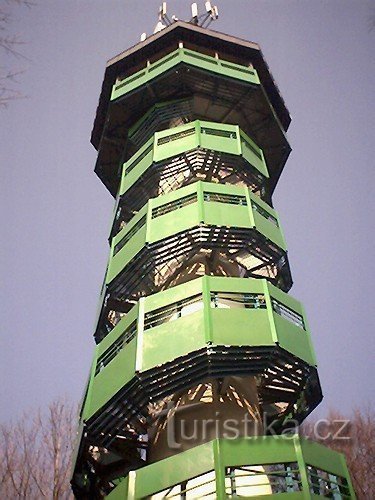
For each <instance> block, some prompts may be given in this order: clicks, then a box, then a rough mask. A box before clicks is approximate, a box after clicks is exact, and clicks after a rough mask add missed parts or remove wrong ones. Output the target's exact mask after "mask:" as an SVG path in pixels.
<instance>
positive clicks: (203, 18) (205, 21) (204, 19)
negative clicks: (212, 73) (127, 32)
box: [141, 2, 219, 42]
mask: <svg viewBox="0 0 375 500" xmlns="http://www.w3.org/2000/svg"><path fill="white" fill-rule="evenodd" d="M204 4H205V12H204V13H203V14H201V15H199V12H198V4H197V2H193V3H192V4H191V16H192V17H191V19H190V21H188V22H189V23H192V24H195V25H196V26H201V27H202V28H208V26H209V25H210V24H211V23H212V21H216V19H218V17H219V11H218V8H217V6H216V5H212V3H211V2H204ZM176 21H178V17H177V16H175V15H174V14H173V16H172V19H170V18H169V16H168V14H167V2H162V4H161V5H160V7H159V12H158V22H157V24H156V26H155V28H154V33H158V32H159V31H162V30H163V29H164V28H167V27H168V26H170V25H171V24H173V23H175V22H176ZM146 38H147V34H146V33H142V35H141V42H144V41H145V40H146Z"/></svg>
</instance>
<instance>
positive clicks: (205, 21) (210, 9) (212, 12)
mask: <svg viewBox="0 0 375 500" xmlns="http://www.w3.org/2000/svg"><path fill="white" fill-rule="evenodd" d="M205 9H206V12H205V13H204V14H202V15H199V14H198V6H197V4H196V2H194V3H193V4H191V14H192V18H191V19H190V21H189V22H190V23H193V24H196V25H197V26H201V27H202V28H208V26H209V25H210V24H211V23H212V21H216V19H218V17H219V10H218V8H217V6H216V5H212V4H211V2H205Z"/></svg>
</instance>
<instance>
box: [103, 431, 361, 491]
mask: <svg viewBox="0 0 375 500" xmlns="http://www.w3.org/2000/svg"><path fill="white" fill-rule="evenodd" d="M313 455H316V457H317V459H316V461H315V462H314V464H312V463H311V460H312V456H313ZM290 462H292V463H294V462H297V463H298V467H299V472H300V475H301V479H302V487H301V490H300V491H297V492H291V493H281V494H277V497H280V498H283V499H284V498H285V499H294V498H295V499H297V498H300V499H302V498H304V499H311V498H320V497H319V496H318V495H313V494H312V493H311V492H310V486H309V484H308V482H307V474H306V467H307V465H316V467H317V468H320V469H323V470H324V471H326V472H329V473H332V474H334V475H337V476H340V477H342V478H345V479H346V480H347V482H348V486H349V489H350V492H351V498H353V499H355V494H354V491H353V487H352V485H351V481H350V477H349V474H348V470H347V468H346V466H345V461H344V460H343V455H341V454H340V453H337V452H334V451H332V450H330V449H327V448H326V447H324V446H322V445H320V444H318V443H313V442H311V441H308V440H306V439H303V438H300V437H299V436H298V435H284V436H261V437H251V438H238V439H236V440H231V439H216V440H213V441H211V442H209V443H205V444H203V445H200V446H196V447H195V448H192V449H190V450H188V451H185V452H182V453H180V454H178V455H176V456H174V457H169V458H166V459H165V460H161V461H159V462H156V463H154V464H150V465H147V466H145V467H143V468H141V469H139V470H137V471H134V472H133V473H132V480H133V484H134V488H133V491H132V492H130V491H129V489H130V487H129V483H130V480H129V481H124V482H122V483H120V485H119V486H117V488H115V489H114V490H113V491H112V493H111V494H110V495H109V496H108V498H109V499H110V500H120V499H121V500H123V499H128V500H141V499H144V498H147V497H149V496H151V495H153V494H155V493H158V492H160V491H164V490H166V489H167V488H169V487H172V486H174V485H177V484H179V483H182V482H184V481H186V480H188V479H190V478H194V477H197V476H201V475H203V474H205V473H207V472H210V471H213V470H214V471H215V476H216V495H217V496H216V498H218V499H225V498H228V497H227V495H226V493H225V481H224V478H225V467H231V466H232V467H234V466H237V467H239V466H252V465H253V466H258V465H260V466H266V465H271V464H279V463H290ZM304 477H305V478H306V479H305V480H304ZM267 497H268V495H256V496H252V497H251V498H267Z"/></svg>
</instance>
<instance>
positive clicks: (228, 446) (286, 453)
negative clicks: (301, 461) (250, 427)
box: [219, 436, 298, 467]
mask: <svg viewBox="0 0 375 500" xmlns="http://www.w3.org/2000/svg"><path fill="white" fill-rule="evenodd" d="M296 440H297V441H298V437H296V438H294V437H290V436H289V437H287V438H284V437H283V436H259V437H247V438H238V439H235V440H231V439H220V440H219V453H220V461H221V464H223V465H226V466H232V467H235V466H241V465H260V464H261V465H266V464H272V463H286V462H295V461H296V458H297V453H296V448H295V441H296Z"/></svg>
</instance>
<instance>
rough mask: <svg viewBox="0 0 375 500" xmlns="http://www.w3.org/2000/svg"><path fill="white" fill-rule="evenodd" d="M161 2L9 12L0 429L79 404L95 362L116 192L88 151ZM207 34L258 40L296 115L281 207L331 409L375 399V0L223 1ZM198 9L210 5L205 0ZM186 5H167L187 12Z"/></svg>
mask: <svg viewBox="0 0 375 500" xmlns="http://www.w3.org/2000/svg"><path fill="white" fill-rule="evenodd" d="M159 3H160V2H159V0H137V1H135V0H133V1H123V0H116V1H109V0H107V1H105V2H104V1H102V0H100V1H99V0H90V1H88V0H81V1H72V0H65V1H64V2H53V1H51V0H47V1H44V2H37V3H36V5H35V6H34V7H32V8H31V9H27V8H17V9H15V10H14V15H15V18H16V19H15V20H14V23H13V25H12V29H13V31H14V32H17V33H20V35H21V36H22V37H23V39H24V40H25V41H26V42H27V43H26V44H25V45H24V46H23V47H22V51H23V53H24V55H25V56H27V57H28V58H29V59H30V61H25V60H22V59H19V60H18V61H14V60H13V61H12V64H13V66H14V67H16V68H20V69H25V70H26V71H25V73H24V74H23V75H21V76H20V78H19V79H20V85H19V88H20V90H21V91H22V92H23V93H24V94H26V95H27V96H28V97H27V99H23V100H19V101H14V102H12V103H11V105H10V106H9V108H8V109H5V110H0V123H1V129H0V130H1V135H0V137H1V193H0V203H1V210H0V214H1V219H2V220H1V228H2V229H1V233H2V245H1V249H0V256H1V276H2V280H1V281H2V299H1V306H0V307H1V316H2V322H1V340H0V342H1V344H0V352H1V363H0V367H1V368H0V370H1V371H0V376H1V389H0V390H1V393H0V400H1V413H0V420H6V419H8V418H11V417H17V416H19V415H20V414H21V412H22V411H23V410H26V409H28V408H31V407H34V406H39V405H40V406H43V405H46V404H47V403H48V402H49V401H51V400H52V399H53V398H55V397H56V396H58V395H63V394H67V395H68V396H70V397H71V398H72V399H77V400H78V399H79V398H80V397H81V393H82V391H83V388H84V383H85V380H86V377H87V374H88V369H89V365H90V362H91V357H92V352H93V348H94V342H93V339H92V333H93V326H94V319H95V313H96V308H97V301H98V295H99V289H100V285H101V282H102V279H103V274H104V270H105V265H106V259H107V254H108V246H107V241H106V240H107V236H108V230H109V226H110V219H111V211H112V204H113V199H112V198H111V196H110V195H109V193H108V192H107V191H106V189H105V188H104V186H103V185H102V184H101V182H100V181H99V180H98V179H97V177H96V175H95V174H94V172H93V168H94V164H95V159H96V152H95V150H94V148H93V147H92V146H91V144H90V142H89V138H90V133H91V129H92V124H93V120H94V115H95V111H96V106H97V102H98V98H99V92H100V88H101V84H102V77H103V73H104V67H105V62H106V60H107V59H109V58H110V57H112V56H114V55H115V54H117V53H119V52H121V51H122V50H124V49H125V48H127V47H129V46H130V45H133V44H134V43H136V42H137V41H138V40H139V36H140V34H141V33H142V32H143V31H147V32H148V33H149V34H150V33H151V32H152V30H153V27H154V25H155V24H156V13H157V8H158V5H159ZM217 3H218V5H219V9H220V10H219V12H220V20H219V21H218V22H217V23H216V24H214V25H212V27H213V28H214V29H216V30H218V31H223V32H226V33H229V34H232V35H236V36H239V37H242V38H245V39H248V40H252V41H255V42H258V43H259V44H260V45H261V47H262V50H263V52H264V55H265V57H266V59H267V61H268V63H269V65H270V68H271V71H272V73H273V75H274V77H275V79H276V82H277V83H278V85H279V87H280V90H281V93H282V95H283V97H284V99H285V101H286V104H287V106H288V108H289V110H290V113H291V115H292V118H293V121H292V124H291V127H290V129H289V140H290V142H291V145H292V147H293V152H292V154H291V156H290V159H289V161H288V162H287V165H286V167H285V170H284V173H283V175H282V177H281V180H280V182H279V185H278V187H277V189H276V193H275V197H274V203H275V208H276V209H277V210H278V212H279V214H280V216H281V221H282V224H283V229H284V232H285V235H286V239H287V243H288V248H289V258H290V263H291V269H292V274H293V278H294V283H295V285H294V287H293V288H292V290H291V294H292V295H294V296H295V297H296V298H298V299H299V300H301V301H303V303H304V305H305V307H306V309H307V313H308V318H309V322H310V327H311V330H312V336H313V342H314V345H315V348H316V351H317V357H318V363H319V365H318V366H319V373H320V378H321V383H322V387H323V392H324V394H325V399H324V402H323V403H322V405H321V410H320V411H319V413H322V412H325V411H326V410H327V409H328V408H329V407H330V406H334V407H340V408H342V409H343V410H344V411H349V410H350V409H351V408H352V407H353V406H356V405H363V404H365V403H366V402H369V401H371V400H372V399H373V396H374V392H373V391H374V389H373V387H374V384H373V380H372V376H371V375H372V373H371V366H372V364H371V362H372V357H373V356H372V351H373V345H374V340H373V339H374V334H375V328H374V319H373V318H374V314H373V313H374V293H373V280H374V241H375V239H374V225H373V220H374V201H373V200H374V195H373V190H374V145H375V141H374V129H375V123H374V122H375V99H374V88H375V78H374V77H375V71H374V66H375V65H374V58H375V28H374V29H373V30H372V31H369V29H368V26H369V19H370V17H371V16H374V13H375V4H374V2H373V1H372V2H370V1H368V2H366V1H361V0H350V1H349V0H330V1H328V0H325V1H321V0H314V1H311V0H256V1H255V0H254V1H250V0H248V1H245V0H231V1H230V2H229V1H228V0H227V1H223V0H221V1H220V0H217ZM201 4H203V2H201ZM189 5H190V2H189V1H188V0H184V1H182V0H179V1H177V0H174V1H172V0H171V1H169V2H168V8H169V12H170V13H171V14H173V13H175V14H176V15H177V16H178V17H180V18H182V19H186V18H187V17H188V14H189Z"/></svg>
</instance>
